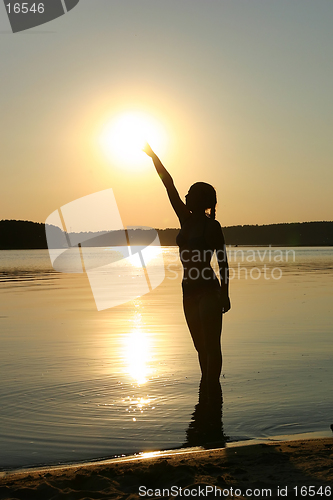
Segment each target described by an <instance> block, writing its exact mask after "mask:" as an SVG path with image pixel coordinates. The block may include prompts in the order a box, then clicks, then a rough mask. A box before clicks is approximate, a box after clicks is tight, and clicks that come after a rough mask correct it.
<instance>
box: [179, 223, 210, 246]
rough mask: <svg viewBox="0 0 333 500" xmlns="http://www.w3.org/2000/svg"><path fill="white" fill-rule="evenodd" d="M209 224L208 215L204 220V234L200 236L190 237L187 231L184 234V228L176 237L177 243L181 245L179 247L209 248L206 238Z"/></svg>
mask: <svg viewBox="0 0 333 500" xmlns="http://www.w3.org/2000/svg"><path fill="white" fill-rule="evenodd" d="M207 224H208V218H207V217H206V219H205V221H204V226H203V231H202V235H200V236H191V237H188V236H187V235H186V231H185V234H184V229H183V228H182V229H181V230H180V231H179V233H178V235H177V237H176V243H177V245H178V246H179V248H187V249H189V250H208V249H209V248H208V244H207V242H206V240H205V234H206V230H207Z"/></svg>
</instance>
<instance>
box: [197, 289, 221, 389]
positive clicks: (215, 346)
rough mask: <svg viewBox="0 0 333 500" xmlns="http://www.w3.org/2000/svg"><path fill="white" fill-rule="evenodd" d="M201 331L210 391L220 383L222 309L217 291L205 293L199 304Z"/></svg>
mask: <svg viewBox="0 0 333 500" xmlns="http://www.w3.org/2000/svg"><path fill="white" fill-rule="evenodd" d="M199 315H200V324H201V331H202V332H203V339H204V343H205V352H206V376H207V382H208V385H209V387H210V388H211V389H213V388H214V387H215V386H216V387H217V384H219V381H220V375H221V370H222V352H221V332H222V307H221V298H220V293H219V291H217V292H215V291H212V292H207V293H205V294H204V295H203V296H202V297H201V299H200V302H199Z"/></svg>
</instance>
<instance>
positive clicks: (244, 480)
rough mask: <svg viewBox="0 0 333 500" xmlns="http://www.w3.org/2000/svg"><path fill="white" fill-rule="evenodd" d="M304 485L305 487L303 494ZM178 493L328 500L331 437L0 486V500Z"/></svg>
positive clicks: (33, 477)
mask: <svg viewBox="0 0 333 500" xmlns="http://www.w3.org/2000/svg"><path fill="white" fill-rule="evenodd" d="M296 486H297V489H295V487H296ZM302 486H303V487H307V488H306V489H305V488H303V490H302V491H301V487H302ZM310 486H311V487H312V488H310V489H309V487H310ZM140 487H141V489H140ZM325 487H326V489H325ZM286 488H287V490H286ZM163 489H164V491H163ZM219 491H220V493H219ZM176 493H178V496H179V497H180V496H181V497H187V498H194V497H196V496H198V497H214V496H215V497H216V498H298V497H299V498H309V497H314V498H321V499H325V498H330V497H331V498H333V438H325V439H310V440H300V441H287V442H272V443H269V444H254V445H250V446H238V447H227V448H223V449H217V450H188V451H186V450H183V451H182V452H178V453H171V452H170V453H165V454H162V455H157V456H147V454H145V455H142V456H140V457H136V458H133V457H132V458H126V459H123V460H108V461H104V462H94V463H89V464H84V465H73V466H66V467H61V468H60V467H59V468H49V469H39V470H28V471H24V472H14V473H13V472H10V473H4V474H2V477H1V480H0V498H1V499H6V500H7V499H22V500H30V499H31V500H32V499H33V500H51V499H52V500H58V499H68V500H72V499H73V500H81V499H82V500H83V499H85V500H88V499H136V498H161V497H163V498H175V496H176ZM312 493H315V495H313V494H312Z"/></svg>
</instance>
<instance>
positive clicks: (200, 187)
mask: <svg viewBox="0 0 333 500" xmlns="http://www.w3.org/2000/svg"><path fill="white" fill-rule="evenodd" d="M185 199H186V206H187V207H188V208H189V209H190V210H191V212H193V211H199V210H205V211H206V210H208V209H210V214H209V215H210V218H211V219H215V209H216V203H217V199H216V191H215V189H214V188H213V186H211V185H210V184H207V183H206V182H196V183H195V184H193V185H192V186H191V187H190V189H189V191H188V193H187V195H186V196H185Z"/></svg>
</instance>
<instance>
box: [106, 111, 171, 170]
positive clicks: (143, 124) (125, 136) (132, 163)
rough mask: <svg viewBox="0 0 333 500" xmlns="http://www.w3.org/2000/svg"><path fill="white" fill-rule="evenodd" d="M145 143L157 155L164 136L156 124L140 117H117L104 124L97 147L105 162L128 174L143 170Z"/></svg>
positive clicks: (124, 115) (163, 145)
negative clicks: (104, 156) (99, 146)
mask: <svg viewBox="0 0 333 500" xmlns="http://www.w3.org/2000/svg"><path fill="white" fill-rule="evenodd" d="M146 142H148V143H149V144H150V145H151V147H152V148H153V149H154V148H155V150H156V151H159V152H161V149H164V148H165V143H166V134H165V131H164V129H163V127H162V125H161V124H160V123H159V122H158V121H157V120H155V119H154V118H152V117H151V116H148V115H146V114H144V113H134V112H133V113H124V114H122V115H118V116H117V117H115V118H113V119H111V120H110V121H108V122H107V123H105V125H104V127H103V128H102V131H101V134H100V145H101V147H102V150H103V152H104V154H105V155H106V157H107V159H108V160H109V161H111V162H112V164H113V165H115V166H120V167H121V168H126V169H130V170H135V169H138V168H139V169H142V168H144V167H147V156H146V154H145V153H144V152H143V151H142V149H143V147H144V145H145V143H146Z"/></svg>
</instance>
